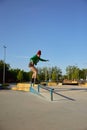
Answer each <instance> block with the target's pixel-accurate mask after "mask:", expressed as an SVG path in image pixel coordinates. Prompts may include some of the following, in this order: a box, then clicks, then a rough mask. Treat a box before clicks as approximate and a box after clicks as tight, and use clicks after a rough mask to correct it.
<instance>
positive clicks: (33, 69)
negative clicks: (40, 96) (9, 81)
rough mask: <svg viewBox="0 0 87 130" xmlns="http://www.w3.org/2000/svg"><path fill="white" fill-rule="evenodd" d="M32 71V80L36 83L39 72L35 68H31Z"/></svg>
mask: <svg viewBox="0 0 87 130" xmlns="http://www.w3.org/2000/svg"><path fill="white" fill-rule="evenodd" d="M30 69H31V71H32V72H33V74H32V80H33V82H35V80H36V78H37V73H38V70H37V69H36V68H35V67H34V66H32V67H30Z"/></svg>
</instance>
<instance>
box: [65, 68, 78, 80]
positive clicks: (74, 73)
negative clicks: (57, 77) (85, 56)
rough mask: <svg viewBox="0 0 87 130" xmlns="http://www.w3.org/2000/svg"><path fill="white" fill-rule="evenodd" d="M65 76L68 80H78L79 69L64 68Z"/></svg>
mask: <svg viewBox="0 0 87 130" xmlns="http://www.w3.org/2000/svg"><path fill="white" fill-rule="evenodd" d="M66 75H67V77H68V80H78V79H79V68H78V67H77V66H68V67H66Z"/></svg>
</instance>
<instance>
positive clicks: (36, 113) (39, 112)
mask: <svg viewBox="0 0 87 130" xmlns="http://www.w3.org/2000/svg"><path fill="white" fill-rule="evenodd" d="M56 92H57V94H54V101H50V100H49V94H47V93H46V92H45V93H46V95H45V96H44V97H41V96H38V95H35V94H33V93H30V92H21V91H12V90H0V130H87V88H82V87H77V86H73V87H72V86H68V87H67V86H61V87H60V88H58V89H57V88H56Z"/></svg>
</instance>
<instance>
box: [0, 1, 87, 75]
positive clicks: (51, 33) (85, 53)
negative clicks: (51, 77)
mask: <svg viewBox="0 0 87 130" xmlns="http://www.w3.org/2000/svg"><path fill="white" fill-rule="evenodd" d="M3 45H5V46H6V47H7V48H6V63H8V64H10V66H11V67H12V68H20V69H23V70H25V71H29V68H28V63H29V59H30V57H31V56H33V55H35V54H36V52H37V51H38V50H39V49H40V50H42V56H41V57H42V58H44V59H49V60H50V61H49V62H46V63H44V62H43V63H42V62H39V63H38V65H37V67H44V66H47V67H52V66H58V67H60V69H62V71H63V73H65V69H66V67H67V66H68V65H77V66H78V67H79V68H84V67H85V68H87V0H0V59H3V55H4V54H3V51H4V49H3Z"/></svg>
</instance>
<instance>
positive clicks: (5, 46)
mask: <svg viewBox="0 0 87 130" xmlns="http://www.w3.org/2000/svg"><path fill="white" fill-rule="evenodd" d="M3 48H4V64H3V84H5V59H6V46H3Z"/></svg>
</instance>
